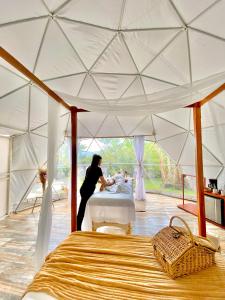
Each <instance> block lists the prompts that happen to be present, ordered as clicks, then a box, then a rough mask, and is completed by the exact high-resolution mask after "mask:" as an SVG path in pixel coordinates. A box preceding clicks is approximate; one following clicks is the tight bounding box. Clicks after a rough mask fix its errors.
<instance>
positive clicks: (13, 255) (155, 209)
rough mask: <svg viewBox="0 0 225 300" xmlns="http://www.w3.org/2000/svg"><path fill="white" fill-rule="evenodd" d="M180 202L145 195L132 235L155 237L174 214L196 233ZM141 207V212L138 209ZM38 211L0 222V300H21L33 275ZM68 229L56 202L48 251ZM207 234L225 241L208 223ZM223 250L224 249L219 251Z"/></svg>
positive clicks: (65, 210)
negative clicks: (181, 218) (144, 201)
mask: <svg viewBox="0 0 225 300" xmlns="http://www.w3.org/2000/svg"><path fill="white" fill-rule="evenodd" d="M180 203H181V200H178V199H174V198H170V197H166V196H161V195H152V194H148V195H147V200H146V203H145V207H143V206H142V207H141V208H140V207H139V206H140V203H139V205H137V208H138V210H143V209H145V212H137V213H136V221H135V223H134V226H133V234H138V235H149V236H152V235H154V234H155V233H156V232H157V231H159V230H160V229H161V228H163V227H164V226H167V225H168V222H169V219H170V217H171V216H173V215H179V216H181V217H183V218H184V219H185V220H186V221H187V222H188V224H189V225H190V227H191V229H192V230H193V232H194V233H197V218H196V217H195V216H193V215H191V214H189V213H186V212H185V211H183V210H181V209H178V208H177V204H180ZM139 208H140V209H139ZM38 212H39V208H37V209H36V211H35V213H34V214H31V213H30V212H29V211H26V212H23V213H20V214H17V215H12V216H10V217H7V218H5V219H4V220H2V221H0V300H1V299H4V300H17V299H20V298H21V296H22V294H23V292H24V291H25V288H26V286H27V284H28V283H29V282H30V281H31V280H32V278H33V275H34V267H33V261H32V258H33V255H34V249H35V239H36V234H37V224H38ZM69 230H70V214H69V206H68V204H67V201H58V202H57V203H56V204H55V208H54V216H53V230H52V238H51V245H50V249H54V248H55V246H56V245H58V243H59V242H60V241H62V240H63V239H64V238H65V237H66V236H67V235H68V233H69ZM207 232H208V234H211V235H214V236H217V237H219V238H220V240H221V241H225V230H223V229H221V228H219V227H216V226H215V225H213V224H210V223H207ZM222 250H223V251H225V249H222Z"/></svg>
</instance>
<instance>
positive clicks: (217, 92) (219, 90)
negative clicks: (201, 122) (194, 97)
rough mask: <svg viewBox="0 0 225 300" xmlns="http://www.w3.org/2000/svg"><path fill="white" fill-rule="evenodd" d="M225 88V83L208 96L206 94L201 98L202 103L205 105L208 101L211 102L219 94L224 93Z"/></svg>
mask: <svg viewBox="0 0 225 300" xmlns="http://www.w3.org/2000/svg"><path fill="white" fill-rule="evenodd" d="M224 90H225V83H223V84H222V85H221V86H219V87H218V88H217V89H215V91H213V92H212V93H210V94H209V95H208V96H206V97H205V98H203V99H202V100H200V101H199V102H200V105H201V106H202V105H204V104H206V103H207V102H209V101H210V100H212V99H213V98H214V97H216V96H217V95H218V94H220V93H222V92H223V91H224Z"/></svg>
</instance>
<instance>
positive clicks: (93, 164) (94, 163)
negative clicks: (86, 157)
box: [91, 154, 102, 168]
mask: <svg viewBox="0 0 225 300" xmlns="http://www.w3.org/2000/svg"><path fill="white" fill-rule="evenodd" d="M101 159H102V157H101V156H100V155H98V154H94V155H93V157H92V162H91V167H94V168H96V167H98V165H99V162H100V160H101Z"/></svg>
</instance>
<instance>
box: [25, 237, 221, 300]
mask: <svg viewBox="0 0 225 300" xmlns="http://www.w3.org/2000/svg"><path fill="white" fill-rule="evenodd" d="M216 260H217V265H215V266H213V267H211V268H209V269H207V270H203V271H201V272H199V273H196V274H193V275H190V276H187V277H183V278H179V279H176V280H172V279H170V278H169V277H168V276H167V275H166V274H165V273H164V272H163V271H162V269H161V267H160V265H159V264H158V263H157V262H156V260H155V258H154V255H153V251H152V246H151V239H150V238H147V237H139V236H119V235H109V234H102V233H96V232H95V233H93V232H83V233H82V232H76V233H73V234H71V235H70V236H69V237H68V238H67V239H66V240H65V241H64V242H63V243H62V244H60V245H59V246H58V247H57V248H56V250H54V251H53V252H52V253H51V254H50V255H49V256H48V257H47V259H46V262H45V264H44V265H43V267H42V268H41V270H40V272H39V273H38V274H37V275H36V276H35V278H34V281H33V282H32V283H31V285H30V286H29V287H28V289H27V291H26V292H31V291H32V292H45V293H47V294H49V295H51V296H53V297H55V298H56V299H63V300H77V299H79V300H80V299H82V300H84V299H85V300H100V299H105V300H113V299H116V300H130V299H135V300H137V299H141V300H145V299H149V300H150V299H151V300H152V299H163V300H164V299H171V300H176V299H213V300H215V299H225V259H224V257H223V256H221V255H220V254H217V257H216Z"/></svg>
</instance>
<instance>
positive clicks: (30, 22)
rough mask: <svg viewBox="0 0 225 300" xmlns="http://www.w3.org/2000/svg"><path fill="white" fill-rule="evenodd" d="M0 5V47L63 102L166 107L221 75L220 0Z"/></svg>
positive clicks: (102, 107)
mask: <svg viewBox="0 0 225 300" xmlns="http://www.w3.org/2000/svg"><path fill="white" fill-rule="evenodd" d="M0 5H1V12H0V41H1V46H2V47H3V48H5V49H6V50H7V51H8V52H10V53H11V54H12V55H13V56H15V57H16V58H17V59H18V60H19V61H20V62H22V63H23V64H24V65H25V66H26V67H27V68H28V69H29V70H31V71H32V72H34V73H35V74H36V75H37V76H38V77H39V78H40V79H42V80H44V81H45V82H46V83H47V85H48V86H50V87H51V88H52V89H54V90H56V91H57V92H58V93H61V94H63V95H64V96H65V97H66V99H67V101H68V102H69V103H72V104H76V105H79V106H80V107H82V108H85V109H88V110H91V111H104V112H107V111H109V110H110V111H114V110H116V111H117V113H118V111H119V112H121V111H123V112H124V111H129V112H131V111H134V110H135V111H137V110H140V111H141V112H142V113H143V111H146V110H149V111H151V112H159V111H160V112H161V111H168V110H171V109H176V108H179V107H184V106H185V105H187V104H190V103H193V102H195V101H196V100H198V99H200V98H201V96H203V95H205V94H206V93H208V92H209V91H210V90H211V89H214V88H215V86H216V85H218V84H219V83H221V82H222V81H224V78H225V75H224V73H223V72H225V64H224V59H225V42H224V40H225V33H224V30H223V28H224V25H225V24H224V23H225V19H224V11H225V1H224V0H221V1H215V0H199V1H195V0H140V1H135V0H82V1H77V0H69V1H68V0H67V1H66V0H55V1H54V0H35V1H34V0H33V1H28V0H21V1H16V0H10V1H4V0H1V1H0ZM22 84H24V83H23V82H17V85H18V86H21V85H22ZM1 95H2V96H4V93H1ZM66 95H67V96H66Z"/></svg>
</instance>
